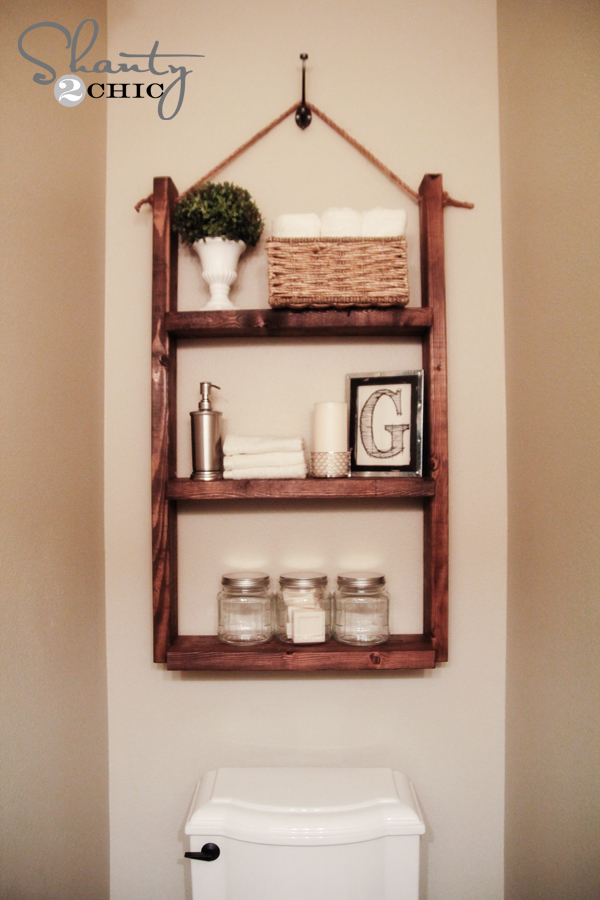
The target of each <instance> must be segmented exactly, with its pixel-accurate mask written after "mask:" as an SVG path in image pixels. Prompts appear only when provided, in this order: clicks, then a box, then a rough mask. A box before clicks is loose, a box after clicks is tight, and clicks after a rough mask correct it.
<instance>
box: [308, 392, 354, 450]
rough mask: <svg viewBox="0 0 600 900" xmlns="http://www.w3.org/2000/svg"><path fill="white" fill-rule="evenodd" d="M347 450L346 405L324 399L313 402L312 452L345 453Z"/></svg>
mask: <svg viewBox="0 0 600 900" xmlns="http://www.w3.org/2000/svg"><path fill="white" fill-rule="evenodd" d="M347 450H348V406H347V404H346V403H337V402H333V401H325V402H322V403H315V411H314V416H313V452H315V453H345V452H346V451H347Z"/></svg>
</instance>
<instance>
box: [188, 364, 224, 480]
mask: <svg viewBox="0 0 600 900" xmlns="http://www.w3.org/2000/svg"><path fill="white" fill-rule="evenodd" d="M212 388H214V389H215V390H217V391H218V390H220V388H219V386H218V385H216V384H211V382H210V381H201V382H200V403H199V404H198V409H195V410H194V411H193V412H191V413H190V416H191V418H192V461H193V466H194V471H193V472H192V475H191V477H192V478H193V479H194V480H195V481H216V480H217V479H219V478H222V477H223V438H222V434H221V413H220V412H216V411H215V410H214V409H213V408H212V404H211V402H210V392H211V389H212Z"/></svg>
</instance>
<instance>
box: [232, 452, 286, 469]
mask: <svg viewBox="0 0 600 900" xmlns="http://www.w3.org/2000/svg"><path fill="white" fill-rule="evenodd" d="M223 464H224V466H225V471H227V470H229V471H231V470H235V469H256V468H264V467H265V466H297V465H304V453H303V452H302V450H295V451H283V452H281V453H237V454H236V455H235V456H225V457H224V459H223Z"/></svg>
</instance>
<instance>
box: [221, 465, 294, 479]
mask: <svg viewBox="0 0 600 900" xmlns="http://www.w3.org/2000/svg"><path fill="white" fill-rule="evenodd" d="M223 478H230V479H233V480H235V481H241V480H242V479H244V480H245V479H247V478H306V464H305V463H301V464H300V463H299V464H297V465H295V466H257V467H256V468H253V469H226V470H225V471H224V472H223Z"/></svg>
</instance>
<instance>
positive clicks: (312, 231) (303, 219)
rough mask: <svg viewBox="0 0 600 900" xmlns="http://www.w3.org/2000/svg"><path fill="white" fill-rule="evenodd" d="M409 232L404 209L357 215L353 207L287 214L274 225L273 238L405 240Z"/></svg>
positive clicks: (380, 208)
mask: <svg viewBox="0 0 600 900" xmlns="http://www.w3.org/2000/svg"><path fill="white" fill-rule="evenodd" d="M405 231H406V212H405V211H404V210H403V209H383V208H382V207H379V206H378V207H377V208H376V209H370V210H368V211H367V212H363V213H360V212H357V210H355V209H350V208H349V207H342V208H339V209H338V208H335V207H332V208H330V209H326V210H325V212H324V213H323V215H321V216H318V215H317V214H316V213H297V214H296V213H287V214H285V215H282V216H278V217H277V218H276V219H275V220H274V222H273V237H274V238H282V237H290V238H298V237H305V238H319V237H401V236H402V235H403V234H404V232H405Z"/></svg>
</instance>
